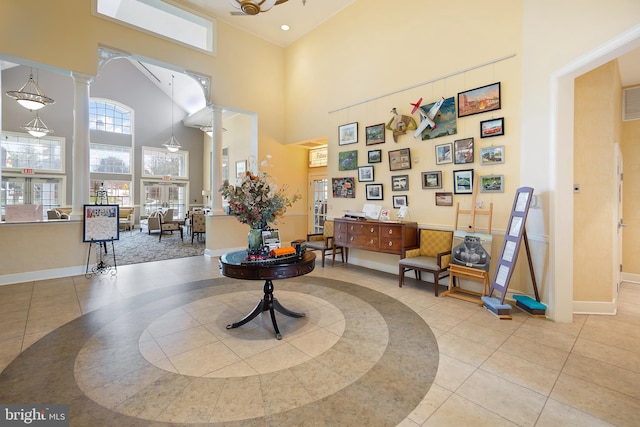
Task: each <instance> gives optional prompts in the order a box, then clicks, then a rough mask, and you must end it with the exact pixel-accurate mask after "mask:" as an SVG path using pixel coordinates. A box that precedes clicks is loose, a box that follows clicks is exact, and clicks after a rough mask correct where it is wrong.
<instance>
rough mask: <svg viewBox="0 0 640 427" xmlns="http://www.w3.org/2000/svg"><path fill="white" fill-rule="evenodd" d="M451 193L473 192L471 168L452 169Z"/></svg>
mask: <svg viewBox="0 0 640 427" xmlns="http://www.w3.org/2000/svg"><path fill="white" fill-rule="evenodd" d="M453 193H454V194H471V193H473V169H463V170H457V171H453Z"/></svg>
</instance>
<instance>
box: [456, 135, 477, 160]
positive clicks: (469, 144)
mask: <svg viewBox="0 0 640 427" xmlns="http://www.w3.org/2000/svg"><path fill="white" fill-rule="evenodd" d="M453 158H454V161H453V163H454V164H456V165H462V164H465V163H473V160H474V156H473V138H465V139H458V140H456V141H453Z"/></svg>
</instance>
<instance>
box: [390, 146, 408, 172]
mask: <svg viewBox="0 0 640 427" xmlns="http://www.w3.org/2000/svg"><path fill="white" fill-rule="evenodd" d="M404 169H411V151H410V150H409V149H408V148H403V149H401V150H393V151H389V170H390V171H399V170H404Z"/></svg>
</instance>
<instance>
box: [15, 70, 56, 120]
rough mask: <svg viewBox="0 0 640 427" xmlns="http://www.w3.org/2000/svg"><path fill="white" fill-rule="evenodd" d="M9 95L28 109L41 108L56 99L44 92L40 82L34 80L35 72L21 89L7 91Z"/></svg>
mask: <svg viewBox="0 0 640 427" xmlns="http://www.w3.org/2000/svg"><path fill="white" fill-rule="evenodd" d="M7 96H10V97H11V98H13V99H15V100H16V101H18V104H20V105H22V106H23V107H24V108H26V109H27V110H32V111H33V110H39V109H41V108H42V107H45V106H47V105H49V104H53V103H55V101H54V100H53V99H51V98H49V97H48V96H46V95H45V94H44V92H43V91H42V90H41V89H40V87H39V86H38V84H37V83H36V82H35V80H33V72H31V73H30V74H29V79H28V80H27V82H26V83H25V84H24V85H22V87H21V88H20V90H10V91H7Z"/></svg>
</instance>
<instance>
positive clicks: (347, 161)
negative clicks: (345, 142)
mask: <svg viewBox="0 0 640 427" xmlns="http://www.w3.org/2000/svg"><path fill="white" fill-rule="evenodd" d="M356 169H358V150H351V151H341V152H339V153H338V170H339V171H352V170H356Z"/></svg>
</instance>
